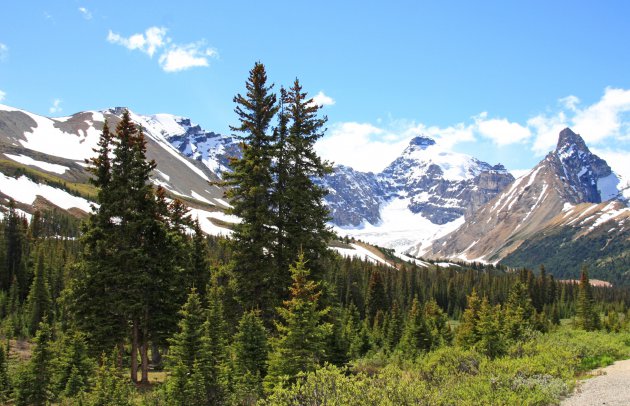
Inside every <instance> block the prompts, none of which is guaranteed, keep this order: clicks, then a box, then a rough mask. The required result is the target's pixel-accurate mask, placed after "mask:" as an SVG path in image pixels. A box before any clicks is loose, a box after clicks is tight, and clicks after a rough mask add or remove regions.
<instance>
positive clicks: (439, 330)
mask: <svg viewBox="0 0 630 406" xmlns="http://www.w3.org/2000/svg"><path fill="white" fill-rule="evenodd" d="M424 317H425V319H426V323H427V327H428V328H429V333H430V337H431V339H430V343H431V347H430V349H434V348H437V347H440V346H443V345H448V344H450V343H451V341H452V340H453V332H452V331H451V327H450V326H449V324H448V316H447V315H446V313H444V311H443V310H442V308H441V307H440V306H439V305H438V304H437V302H436V301H435V299H431V300H429V301H428V302H426V303H425V304H424Z"/></svg>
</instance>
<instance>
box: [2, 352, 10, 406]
mask: <svg viewBox="0 0 630 406" xmlns="http://www.w3.org/2000/svg"><path fill="white" fill-rule="evenodd" d="M8 359H9V351H8V349H7V351H6V352H5V349H4V347H3V346H2V345H0V402H6V401H7V400H8V398H9V393H10V391H11V382H10V381H9V365H8V364H9V363H8Z"/></svg>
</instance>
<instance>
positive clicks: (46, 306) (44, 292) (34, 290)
mask: <svg viewBox="0 0 630 406" xmlns="http://www.w3.org/2000/svg"><path fill="white" fill-rule="evenodd" d="M27 307H28V312H29V331H30V333H31V334H32V335H34V334H35V332H36V330H37V327H38V326H39V324H40V323H41V322H42V321H43V320H44V319H45V318H46V317H48V319H51V316H52V314H51V313H52V300H51V297H50V290H49V288H48V275H47V273H46V266H45V264H44V253H43V252H42V251H41V250H40V251H39V255H38V256H37V263H36V265H35V276H34V277H33V282H32V283H31V289H30V292H29V294H28V298H27Z"/></svg>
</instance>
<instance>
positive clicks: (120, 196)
mask: <svg viewBox="0 0 630 406" xmlns="http://www.w3.org/2000/svg"><path fill="white" fill-rule="evenodd" d="M110 151H111V158H110ZM95 152H96V153H97V156H96V157H95V158H92V159H91V160H90V163H91V171H92V174H93V176H94V177H93V180H92V182H93V183H94V185H95V186H97V187H98V188H99V193H98V196H97V199H98V203H100V206H99V207H98V208H97V207H94V209H93V213H92V214H91V216H90V217H89V219H88V221H87V222H86V223H85V226H84V234H83V237H82V245H83V258H82V262H81V264H80V265H79V267H78V269H77V270H78V275H77V277H76V278H74V281H73V285H72V286H71V292H72V293H73V295H72V296H73V297H74V300H73V301H72V305H71V307H72V310H73V312H74V314H75V319H76V321H77V325H78V326H79V328H80V329H81V330H82V331H84V332H86V333H87V334H89V335H90V336H91V337H90V342H93V343H94V344H96V346H97V348H95V350H97V351H109V350H110V349H111V348H112V347H113V344H118V345H119V348H121V349H122V344H124V341H125V338H128V340H129V342H131V361H130V365H131V367H130V376H131V379H132V381H134V382H135V381H137V372H138V369H139V367H140V368H141V371H142V381H143V382H144V383H148V367H149V361H148V346H149V340H150V339H151V338H152V337H153V338H154V339H159V338H160V337H163V336H164V335H165V333H164V331H165V330H166V331H169V330H170V331H172V330H174V328H175V326H176V319H175V318H174V317H170V318H168V317H167V316H168V315H175V313H176V309H177V308H179V303H177V300H181V299H183V298H180V296H181V295H180V296H178V295H175V294H170V293H174V292H173V285H174V284H175V285H176V284H177V283H179V280H178V278H177V274H178V273H177V271H176V266H175V265H176V264H175V263H174V262H175V259H176V258H178V257H177V256H176V255H174V252H173V246H174V245H173V241H172V240H171V239H169V231H170V228H169V227H170V226H169V223H168V222H169V221H170V219H167V218H165V217H166V216H164V215H163V214H164V213H163V212H162V211H163V206H162V205H160V202H159V201H158V199H157V198H156V195H155V191H154V190H153V187H152V185H151V182H150V179H149V176H150V174H151V172H152V171H153V169H155V166H156V165H155V162H154V161H149V160H147V158H146V141H145V139H144V135H143V133H142V130H141V129H140V128H139V127H138V126H136V124H134V123H133V122H132V120H131V117H130V114H129V111H127V110H125V111H124V112H123V115H122V118H121V120H120V122H119V123H118V125H117V126H116V133H115V135H114V136H112V135H111V134H110V133H109V128H108V127H107V126H105V127H104V128H103V132H102V134H101V137H100V139H99V144H98V148H97V149H96V150H95ZM165 321H168V322H169V323H167V324H168V325H170V328H166V327H165ZM127 326H131V331H130V332H129V330H128V328H127ZM125 335H127V337H125ZM92 338H94V340H92ZM138 353H140V360H141V364H140V363H139V362H138Z"/></svg>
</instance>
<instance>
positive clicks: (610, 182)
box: [412, 128, 623, 262]
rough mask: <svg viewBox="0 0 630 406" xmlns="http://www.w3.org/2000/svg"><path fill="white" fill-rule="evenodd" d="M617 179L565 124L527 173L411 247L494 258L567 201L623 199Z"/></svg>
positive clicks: (537, 229) (534, 230) (438, 254)
mask: <svg viewBox="0 0 630 406" xmlns="http://www.w3.org/2000/svg"><path fill="white" fill-rule="evenodd" d="M618 184H619V178H618V177H617V176H616V175H615V174H614V173H613V172H612V170H611V169H610V167H609V166H608V164H607V163H606V162H605V161H604V160H602V159H601V158H599V157H597V156H596V155H594V154H593V153H591V152H590V150H589V149H588V147H587V146H586V144H585V143H584V140H583V139H582V138H581V137H580V136H579V135H577V134H575V133H574V132H573V131H571V130H570V129H569V128H566V129H564V130H563V131H562V132H561V133H560V135H559V139H558V145H557V147H556V149H555V150H554V151H552V152H550V153H549V154H548V155H547V156H546V157H545V158H544V159H543V160H542V161H541V162H540V163H539V164H538V165H537V166H536V167H535V168H534V169H532V170H531V171H530V172H529V173H528V174H526V175H524V176H522V177H520V178H518V179H516V180H515V181H514V182H512V183H511V184H510V185H509V186H508V187H506V189H505V190H504V191H503V192H502V193H500V194H498V195H497V196H496V197H495V198H494V199H492V200H491V201H490V202H488V203H487V204H486V205H485V206H483V207H482V208H481V209H479V210H478V211H476V212H475V213H474V214H472V215H471V216H470V217H469V218H467V221H466V223H465V224H463V225H462V226H461V227H460V228H458V229H457V230H454V231H453V232H452V233H450V234H448V235H446V236H443V237H442V238H440V239H438V240H436V241H435V242H434V243H433V244H432V245H431V247H430V248H426V247H417V248H416V250H415V252H412V253H414V254H416V255H425V256H430V257H457V258H460V259H465V260H480V261H488V262H496V261H498V260H501V259H502V258H504V257H506V256H507V255H509V254H510V253H512V252H513V251H514V250H516V249H518V247H519V246H520V245H521V244H522V243H523V242H524V241H526V240H527V239H529V238H531V237H532V236H535V235H536V234H537V233H539V232H541V231H542V230H543V229H544V228H545V227H546V226H547V225H548V224H550V222H551V221H552V220H553V219H554V218H555V217H556V216H558V215H560V214H561V213H563V211H566V210H568V208H570V207H573V206H576V205H579V204H584V203H588V204H595V205H596V204H599V203H602V202H603V201H608V200H611V199H620V202H621V201H623V198H622V196H621V194H620V192H619V190H618V189H617V185H618ZM620 204H623V203H620ZM569 213H570V212H569Z"/></svg>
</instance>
